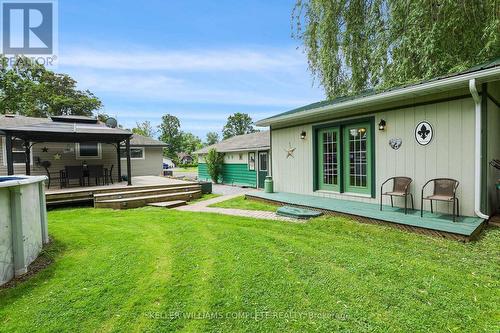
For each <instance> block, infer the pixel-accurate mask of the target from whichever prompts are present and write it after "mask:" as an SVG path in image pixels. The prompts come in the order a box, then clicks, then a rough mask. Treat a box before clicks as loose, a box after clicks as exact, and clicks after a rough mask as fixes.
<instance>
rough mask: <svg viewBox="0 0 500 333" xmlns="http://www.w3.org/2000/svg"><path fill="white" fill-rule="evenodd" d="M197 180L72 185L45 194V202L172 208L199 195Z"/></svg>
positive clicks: (95, 205) (114, 207)
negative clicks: (91, 186)
mask: <svg viewBox="0 0 500 333" xmlns="http://www.w3.org/2000/svg"><path fill="white" fill-rule="evenodd" d="M201 195H202V194H201V186H200V185H199V184H197V183H186V184H172V185H148V186H129V187H118V188H104V189H97V190H85V189H75V191H71V192H61V193H51V194H47V195H46V201H47V205H48V206H53V205H71V204H74V203H83V202H90V203H93V204H94V207H95V208H112V209H129V208H138V207H143V206H146V205H149V204H155V206H161V207H166V208H172V207H175V206H178V205H181V202H180V201H183V202H184V203H186V202H187V201H190V200H192V199H197V198H199V197H201Z"/></svg>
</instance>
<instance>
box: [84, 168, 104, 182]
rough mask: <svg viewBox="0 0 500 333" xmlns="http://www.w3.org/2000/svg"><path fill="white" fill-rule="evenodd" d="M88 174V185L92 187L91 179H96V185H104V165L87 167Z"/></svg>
mask: <svg viewBox="0 0 500 333" xmlns="http://www.w3.org/2000/svg"><path fill="white" fill-rule="evenodd" d="M87 172H88V183H89V185H90V179H92V178H94V179H95V184H96V185H100V184H102V185H104V167H103V166H102V165H89V166H87Z"/></svg>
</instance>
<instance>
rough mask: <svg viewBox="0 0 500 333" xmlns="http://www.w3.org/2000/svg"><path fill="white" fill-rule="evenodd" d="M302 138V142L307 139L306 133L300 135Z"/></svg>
mask: <svg viewBox="0 0 500 333" xmlns="http://www.w3.org/2000/svg"><path fill="white" fill-rule="evenodd" d="M300 138H301V139H302V140H304V139H305V138H306V131H302V133H300Z"/></svg>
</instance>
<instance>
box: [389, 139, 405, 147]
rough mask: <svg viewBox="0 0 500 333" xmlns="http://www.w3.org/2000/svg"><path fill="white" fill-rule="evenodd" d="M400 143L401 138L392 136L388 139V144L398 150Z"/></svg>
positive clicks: (401, 141)
mask: <svg viewBox="0 0 500 333" xmlns="http://www.w3.org/2000/svg"><path fill="white" fill-rule="evenodd" d="M402 144H403V140H401V138H392V139H390V140H389V146H391V148H392V149H394V150H398V149H399V148H400V147H401V145H402Z"/></svg>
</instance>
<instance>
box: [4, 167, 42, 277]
mask: <svg viewBox="0 0 500 333" xmlns="http://www.w3.org/2000/svg"><path fill="white" fill-rule="evenodd" d="M16 178H17V179H15V178H14V177H13V178H12V180H5V177H2V182H0V285H2V284H5V283H6V282H8V281H9V280H10V279H12V278H13V277H15V276H19V275H22V274H24V273H26V272H27V271H28V266H29V264H31V263H32V262H33V261H34V260H35V259H36V258H37V257H38V255H39V253H40V251H41V250H42V247H43V244H46V243H48V241H49V238H48V228H47V210H46V207H45V189H44V188H45V185H44V181H45V180H46V177H39V176H37V177H29V176H23V177H22V178H21V179H19V177H16Z"/></svg>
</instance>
